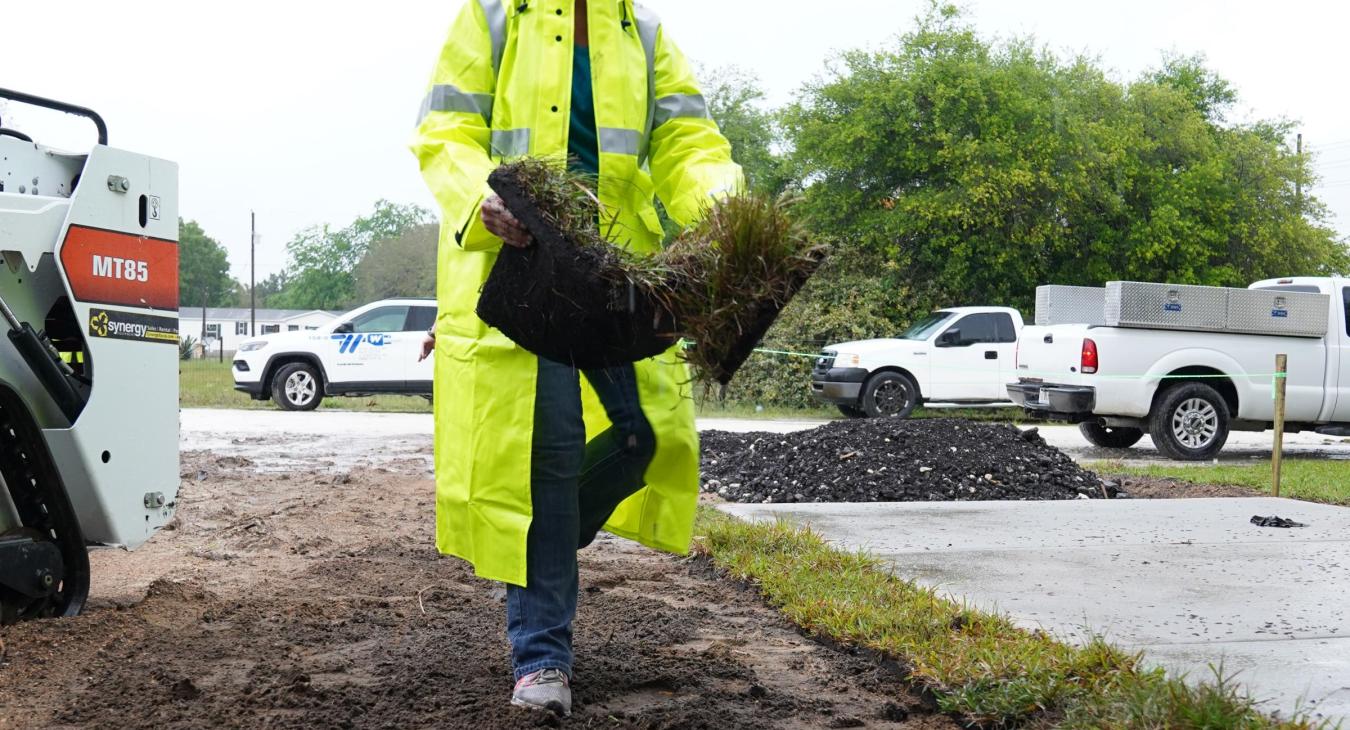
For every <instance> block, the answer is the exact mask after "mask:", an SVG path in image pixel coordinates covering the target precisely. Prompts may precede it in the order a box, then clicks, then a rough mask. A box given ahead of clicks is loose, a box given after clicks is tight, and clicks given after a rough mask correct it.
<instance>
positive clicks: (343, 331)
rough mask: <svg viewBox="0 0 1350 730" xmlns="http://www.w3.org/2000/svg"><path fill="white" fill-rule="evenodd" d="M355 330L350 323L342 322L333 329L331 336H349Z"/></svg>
mask: <svg viewBox="0 0 1350 730" xmlns="http://www.w3.org/2000/svg"><path fill="white" fill-rule="evenodd" d="M355 329H356V328H355V327H353V326H352V323H351V322H343V323H342V324H340V325H338V326H337V327H335V328H333V334H335V335H348V334H351V333H352V332H353V331H354V330H355Z"/></svg>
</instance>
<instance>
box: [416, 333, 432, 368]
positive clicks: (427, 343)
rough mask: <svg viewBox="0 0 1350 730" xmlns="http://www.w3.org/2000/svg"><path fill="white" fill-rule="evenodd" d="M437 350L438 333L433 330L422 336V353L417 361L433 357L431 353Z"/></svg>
mask: <svg viewBox="0 0 1350 730" xmlns="http://www.w3.org/2000/svg"><path fill="white" fill-rule="evenodd" d="M435 351H436V335H435V334H434V333H432V332H428V333H427V335H426V337H423V338H422V354H421V355H420V356H418V358H417V361H418V362H422V361H423V360H425V359H427V358H429V357H431V353H433V352H435Z"/></svg>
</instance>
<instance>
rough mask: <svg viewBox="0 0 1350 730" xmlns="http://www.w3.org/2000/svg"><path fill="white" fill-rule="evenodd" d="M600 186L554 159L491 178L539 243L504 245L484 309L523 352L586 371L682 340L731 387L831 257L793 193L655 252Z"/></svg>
mask: <svg viewBox="0 0 1350 730" xmlns="http://www.w3.org/2000/svg"><path fill="white" fill-rule="evenodd" d="M591 182H592V181H588V180H587V179H586V178H584V177H579V176H576V175H572V174H569V173H567V172H565V171H564V170H563V169H562V167H561V166H559V165H556V164H554V163H551V162H548V161H544V160H538V159H526V160H521V161H519V162H514V163H510V164H507V165H503V166H502V167H500V168H498V169H497V170H496V171H495V172H493V174H492V176H491V177H490V178H489V184H490V185H491V186H492V188H493V190H495V191H496V192H497V194H498V195H500V196H501V198H502V200H503V202H505V203H506V205H507V207H508V208H510V210H511V212H512V213H513V214H514V215H515V216H516V218H517V219H518V220H520V221H521V222H522V223H523V224H525V226H526V227H527V228H528V229H529V230H530V232H531V234H532V235H533V236H534V238H535V245H534V246H532V247H530V248H528V249H514V248H509V247H508V248H505V249H504V250H503V251H502V253H501V254H500V255H499V256H498V259H497V263H496V264H495V265H494V267H493V270H492V273H491V274H490V275H489V277H488V280H487V283H486V284H485V285H484V287H483V293H482V296H481V297H480V299H479V303H478V314H479V317H481V318H482V319H483V321H485V322H487V323H488V324H490V325H492V326H494V327H496V328H498V329H500V330H501V331H502V332H503V333H505V334H506V335H507V336H508V337H510V338H511V339H512V340H514V341H515V342H516V343H517V344H519V345H520V346H522V347H524V348H525V349H527V350H529V351H531V352H533V353H535V354H537V355H540V356H541V357H546V358H549V359H552V360H557V361H560V362H566V363H571V364H574V365H576V366H577V367H581V368H598V367H607V366H612V365H618V364H622V363H627V362H634V361H637V360H641V359H645V358H648V357H654V356H656V355H658V354H660V353H662V352H664V351H666V350H668V349H669V348H670V347H671V346H672V345H673V344H674V343H675V342H676V341H677V340H679V339H684V340H686V341H688V342H689V343H691V344H690V346H689V347H687V348H686V349H685V350H684V357H685V358H686V359H687V360H688V361H689V363H690V364H691V365H693V366H694V368H695V371H696V373H697V374H698V375H697V377H698V378H699V379H700V380H701V381H703V382H705V383H709V384H711V383H719V384H721V385H726V384H727V383H729V382H730V381H731V378H732V376H734V375H735V373H736V370H737V369H739V368H740V366H741V365H742V364H743V363H744V362H745V359H746V358H747V357H749V355H750V353H751V352H752V351H753V349H754V348H755V346H756V345H757V344H758V343H759V340H760V338H762V337H763V336H764V333H765V332H767V331H768V329H769V327H770V326H771V325H772V324H773V322H774V320H775V319H776V318H777V316H778V313H779V312H781V311H782V309H783V307H785V306H786V305H787V303H788V302H789V301H790V300H791V299H792V297H793V296H794V295H795V294H796V293H797V292H798V291H799V290H800V289H801V288H802V286H804V285H805V284H806V281H807V279H809V278H810V277H811V275H812V274H813V273H815V271H816V269H817V268H818V267H819V266H820V264H821V262H822V261H823V260H824V258H825V254H826V247H825V246H823V245H819V244H816V243H815V242H814V241H813V240H812V238H811V236H810V235H809V234H808V233H807V232H806V231H805V229H804V228H803V227H801V226H800V225H799V224H798V223H797V222H796V221H795V220H794V218H793V216H792V215H791V211H790V209H791V205H792V202H791V200H789V199H787V198H777V199H775V198H770V197H766V196H762V195H754V194H743V195H738V196H732V197H728V198H724V199H722V200H719V201H717V202H714V203H712V204H711V205H710V207H709V209H708V211H707V214H706V215H705V216H704V218H703V220H702V221H701V222H700V223H699V224H697V225H695V226H694V227H692V228H690V229H688V230H687V231H685V232H683V233H682V234H680V236H679V237H678V238H677V239H676V240H675V241H674V243H672V245H671V246H670V247H669V248H667V249H665V250H663V251H661V252H659V253H657V254H654V255H650V256H648V255H642V254H638V253H635V252H630V251H627V250H624V249H621V248H619V247H617V246H614V245H612V244H610V243H609V242H608V241H607V238H609V237H611V236H613V237H617V238H622V236H621V235H619V234H617V233H616V232H615V231H614V230H613V229H614V226H615V223H614V218H613V215H612V213H610V212H608V211H605V210H603V207H602V206H601V204H600V202H599V199H598V198H596V196H595V195H594V193H592V192H591Z"/></svg>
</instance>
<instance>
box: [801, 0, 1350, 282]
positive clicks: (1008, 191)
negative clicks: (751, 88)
mask: <svg viewBox="0 0 1350 730" xmlns="http://www.w3.org/2000/svg"><path fill="white" fill-rule="evenodd" d="M1235 100H1236V94H1235V93H1234V91H1233V89H1232V88H1231V87H1230V86H1229V84H1228V83H1227V82H1225V81H1223V80H1222V79H1220V78H1218V77H1217V76H1216V75H1215V74H1214V73H1213V72H1211V71H1209V70H1208V69H1206V68H1205V67H1204V64H1203V61H1202V60H1201V59H1199V58H1188V57H1176V58H1168V59H1166V60H1165V62H1164V63H1163V64H1162V66H1161V67H1160V68H1158V69H1156V70H1154V71H1152V72H1150V73H1148V74H1145V75H1143V77H1142V78H1139V79H1137V80H1135V81H1133V82H1130V83H1120V82H1117V81H1113V80H1111V79H1110V78H1108V77H1107V75H1106V74H1105V73H1104V72H1103V71H1102V70H1101V69H1100V68H1099V66H1098V65H1097V64H1096V62H1094V61H1093V60H1091V59H1088V58H1081V57H1079V58H1072V59H1068V60H1061V59H1059V58H1057V57H1055V56H1054V55H1053V54H1050V53H1048V52H1047V51H1045V50H1043V49H1040V48H1038V47H1036V46H1035V45H1034V44H1033V43H1031V42H1030V41H1025V40H1013V41H1009V42H1005V43H993V42H990V41H988V40H985V39H983V38H981V37H979V36H978V35H977V34H976V33H975V32H974V31H973V30H972V29H971V28H970V26H969V25H967V24H966V23H965V21H964V19H963V18H962V16H961V14H960V12H959V11H957V10H956V9H954V8H952V7H950V6H945V7H938V6H934V7H933V9H932V11H931V12H930V13H929V14H928V15H927V16H926V17H924V18H921V19H920V20H919V22H918V25H917V28H916V29H915V30H913V31H912V32H910V33H907V34H905V35H903V36H901V37H900V38H899V40H898V42H897V43H896V44H894V45H893V46H892V47H888V48H883V49H881V50H877V51H853V52H849V53H846V54H844V56H843V57H842V59H841V64H840V66H839V68H838V69H837V70H836V71H835V72H834V73H833V74H832V75H830V76H828V77H826V78H824V79H823V80H821V81H819V82H816V83H812V84H808V85H807V86H806V87H805V89H804V93H803V95H802V99H801V101H800V102H798V103H796V104H794V105H792V106H790V107H789V108H787V109H786V110H784V115H783V121H784V125H785V129H786V132H787V138H788V140H790V142H791V143H792V146H793V152H792V165H793V170H794V173H795V176H796V178H797V180H799V181H800V184H801V185H802V187H803V189H804V194H805V199H806V210H807V212H808V214H809V215H810V217H811V219H812V221H813V223H814V225H815V226H816V227H817V228H818V229H819V230H820V231H821V232H822V233H824V234H826V235H829V236H831V237H833V238H834V239H836V240H837V241H839V243H840V250H841V251H842V253H843V255H844V257H845V258H846V259H847V260H849V261H852V262H853V263H854V264H855V265H856V266H858V267H861V268H866V269H867V270H880V271H882V272H884V276H885V277H886V279H887V280H889V281H891V282H893V283H894V285H895V286H896V287H898V288H901V289H903V290H906V291H908V292H910V293H911V295H913V297H914V299H915V301H917V302H921V303H922V304H921V306H922V307H927V306H929V305H931V304H942V305H949V304H958V303H960V304H976V303H997V304H1009V305H1013V306H1023V307H1026V306H1029V304H1030V303H1031V302H1032V301H1033V300H1034V292H1035V287H1036V286H1037V285H1039V284H1046V283H1058V284H1084V285H1100V284H1102V283H1103V282H1104V281H1107V280H1112V279H1135V280H1146V281H1171V282H1176V283H1197V284H1210V285H1228V286H1245V285H1246V284H1248V283H1250V282H1251V281H1252V280H1255V279H1259V278H1264V277H1268V276H1276V275H1290V274H1317V273H1321V272H1326V271H1329V270H1332V269H1334V268H1337V267H1343V266H1344V265H1345V263H1346V255H1345V249H1344V248H1343V247H1342V246H1341V244H1340V242H1338V241H1337V240H1336V237H1335V235H1334V233H1333V232H1332V231H1331V229H1330V228H1329V227H1328V226H1327V225H1326V224H1325V220H1326V211H1325V208H1324V207H1323V206H1322V204H1321V203H1319V202H1318V201H1317V200H1315V199H1314V198H1312V197H1311V196H1310V195H1308V194H1307V193H1306V190H1307V188H1308V187H1309V182H1310V181H1311V180H1310V175H1309V174H1308V172H1307V170H1306V168H1305V165H1304V160H1303V159H1302V158H1301V157H1300V156H1299V155H1297V154H1295V153H1294V152H1293V151H1292V150H1290V149H1289V146H1288V143H1287V138H1288V136H1289V133H1290V131H1291V126H1290V124H1289V123H1288V122H1284V121H1261V122H1252V123H1244V124H1228V123H1226V122H1225V113H1226V112H1227V111H1228V110H1229V109H1230V108H1231V106H1232V105H1233V103H1234V101H1235ZM1300 182H1301V183H1302V185H1303V190H1304V191H1305V192H1304V193H1303V194H1302V195H1301V196H1300V195H1299V194H1298V193H1297V192H1296V183H1300Z"/></svg>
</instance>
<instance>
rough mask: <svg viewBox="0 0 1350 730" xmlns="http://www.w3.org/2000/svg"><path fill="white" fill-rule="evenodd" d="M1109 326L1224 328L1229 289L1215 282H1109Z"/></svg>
mask: <svg viewBox="0 0 1350 730" xmlns="http://www.w3.org/2000/svg"><path fill="white" fill-rule="evenodd" d="M1103 319H1104V320H1105V324H1106V326H1108V327H1135V328H1141V329H1166V330H1192V331H1200V332H1223V331H1225V328H1226V323H1227V320H1228V290H1227V289H1222V288H1219V287H1213V286H1186V285H1181V284H1151V283H1145V282H1138V281H1111V282H1107V284H1106V307H1105V312H1104V317H1103Z"/></svg>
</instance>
